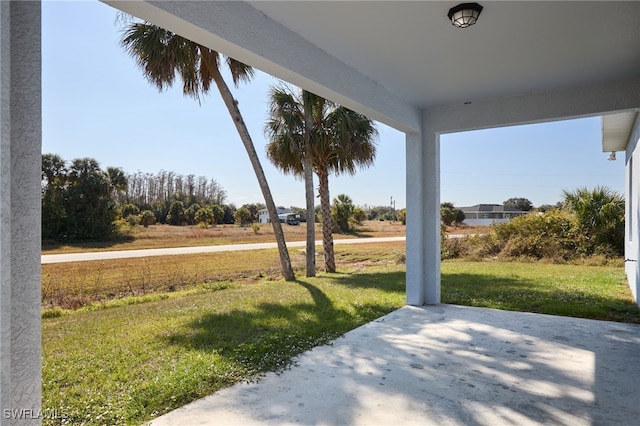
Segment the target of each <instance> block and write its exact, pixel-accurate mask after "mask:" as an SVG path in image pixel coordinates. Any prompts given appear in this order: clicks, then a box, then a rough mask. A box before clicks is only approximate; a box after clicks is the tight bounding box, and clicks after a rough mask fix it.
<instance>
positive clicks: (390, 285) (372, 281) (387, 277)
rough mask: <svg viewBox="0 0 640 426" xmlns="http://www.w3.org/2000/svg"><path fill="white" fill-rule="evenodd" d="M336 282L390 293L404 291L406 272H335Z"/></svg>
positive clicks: (334, 278) (333, 276) (333, 277)
mask: <svg viewBox="0 0 640 426" xmlns="http://www.w3.org/2000/svg"><path fill="white" fill-rule="evenodd" d="M331 280H332V282H333V283H334V284H339V285H343V286H346V287H351V288H375V289H378V290H382V291H385V292H389V293H397V292H404V291H405V289H406V273H405V272H404V271H395V272H376V273H360V272H354V273H349V274H335V275H332V276H331Z"/></svg>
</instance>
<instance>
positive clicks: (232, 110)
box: [207, 64, 296, 281]
mask: <svg viewBox="0 0 640 426" xmlns="http://www.w3.org/2000/svg"><path fill="white" fill-rule="evenodd" d="M207 66H208V68H209V71H210V72H211V75H212V78H213V80H214V81H215V82H216V85H217V86H218V90H219V91H220V95H221V96H222V99H223V101H224V103H225V105H226V106H227V109H228V110H229V114H231V118H232V119H233V123H234V124H235V126H236V129H237V130H238V134H239V135H240V139H241V140H242V144H243V145H244V147H245V149H246V150H247V155H249V160H250V161H251V165H252V166H253V170H254V172H255V174H256V177H257V178H258V184H259V185H260V190H262V195H263V196H264V202H265V204H266V205H267V211H268V212H269V217H270V218H271V225H272V226H273V233H274V234H275V237H276V242H277V244H278V252H279V253H280V266H281V268H282V276H283V277H284V279H285V280H286V281H294V280H295V279H296V277H295V274H294V272H293V267H292V266H291V258H290V257H289V251H288V250H287V244H286V242H285V240H284V232H283V231H282V224H281V223H280V220H279V219H278V210H277V209H276V205H275V203H274V202H273V197H272V196H271V190H270V189H269V184H268V183H267V178H266V177H265V175H264V170H263V169H262V165H261V164H260V159H259V158H258V154H257V153H256V149H255V146H254V145H253V141H252V140H251V135H250V134H249V131H248V130H247V126H246V125H245V123H244V119H243V118H242V114H241V113H240V110H239V109H238V103H237V102H236V100H235V99H234V98H233V94H232V93H231V90H229V86H227V83H226V82H225V81H224V79H223V78H222V75H221V74H220V71H219V70H218V67H217V66H215V65H214V64H207Z"/></svg>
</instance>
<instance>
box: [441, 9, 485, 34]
mask: <svg viewBox="0 0 640 426" xmlns="http://www.w3.org/2000/svg"><path fill="white" fill-rule="evenodd" d="M482 9H483V7H482V6H480V5H479V4H478V3H461V4H459V5H457V6H455V7H452V8H451V9H449V13H448V14H447V16H448V17H449V19H450V20H451V23H452V24H453V26H454V27H457V28H467V27H470V26H471V25H473V24H475V23H476V21H477V20H478V16H480V12H482Z"/></svg>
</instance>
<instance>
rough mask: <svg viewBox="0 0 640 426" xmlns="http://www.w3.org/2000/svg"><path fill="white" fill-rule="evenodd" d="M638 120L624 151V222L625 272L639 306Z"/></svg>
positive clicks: (639, 124) (639, 193)
mask: <svg viewBox="0 0 640 426" xmlns="http://www.w3.org/2000/svg"><path fill="white" fill-rule="evenodd" d="M638 141H640V118H638V117H636V121H635V123H634V126H633V130H632V132H631V136H630V138H629V144H628V145H627V150H626V166H625V180H626V185H625V186H626V203H627V205H626V218H625V219H626V220H625V257H624V258H625V262H624V265H625V272H626V273H627V279H628V281H629V287H630V289H631V293H632V294H633V297H634V299H635V300H636V302H637V303H638V306H640V269H639V268H638V252H639V251H640V249H639V247H640V188H639V186H640V185H639V184H638V183H639V182H640V149H639V148H638V145H639V144H638Z"/></svg>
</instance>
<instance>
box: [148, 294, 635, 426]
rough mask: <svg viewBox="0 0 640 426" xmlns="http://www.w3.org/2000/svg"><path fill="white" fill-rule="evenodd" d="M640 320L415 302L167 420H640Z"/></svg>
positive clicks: (162, 421)
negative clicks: (276, 371)
mask: <svg viewBox="0 0 640 426" xmlns="http://www.w3.org/2000/svg"><path fill="white" fill-rule="evenodd" d="M639 381H640V326H639V325H633V324H621V323H614V322H606V321H593V320H584V319H576V318H567V317H558V316H549V315H539V314H529V313H519V312H508V311H498V310H492V309H483V308H471V307H462V306H454V305H437V306H426V307H411V306H407V307H404V308H402V309H399V310H397V311H395V312H392V313H391V314H389V315H386V316H384V317H382V318H379V319H378V320H376V321H373V322H371V323H369V324H366V325H364V326H362V327H360V328H358V329H355V330H353V331H351V332H349V333H347V334H345V335H344V336H343V337H341V338H339V339H337V340H336V341H334V342H333V344H332V345H328V346H322V347H318V348H315V349H313V350H311V351H309V352H306V353H304V354H303V355H301V356H300V357H299V358H298V360H297V362H296V365H295V366H294V367H292V368H291V369H289V370H286V371H284V372H282V373H280V374H273V373H270V374H268V375H266V377H264V378H262V379H261V380H260V381H259V382H257V383H251V384H237V385H234V386H232V387H230V388H227V389H223V390H221V391H219V392H216V393H215V394H213V395H211V396H208V397H206V398H203V399H201V400H198V401H195V402H193V403H191V404H189V405H186V406H185V407H183V408H180V409H178V410H175V411H173V412H170V413H168V414H166V415H164V416H162V417H159V418H157V419H156V420H154V421H153V422H152V424H153V425H154V426H160V425H292V424H302V425H414V424H415V425H439V426H442V425H465V426H474V425H491V426H495V425H519V426H523V425H571V426H577V425H618V426H623V425H629V426H631V425H637V424H640V387H639V385H638V383H639Z"/></svg>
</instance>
